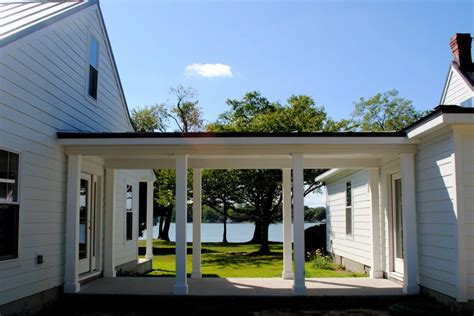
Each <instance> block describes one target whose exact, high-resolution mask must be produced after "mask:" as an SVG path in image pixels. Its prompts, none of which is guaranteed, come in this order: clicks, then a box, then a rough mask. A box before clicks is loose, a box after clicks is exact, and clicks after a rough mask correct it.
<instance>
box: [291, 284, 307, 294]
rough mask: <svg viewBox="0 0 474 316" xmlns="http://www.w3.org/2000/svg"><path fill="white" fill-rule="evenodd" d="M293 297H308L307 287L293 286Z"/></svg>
mask: <svg viewBox="0 0 474 316" xmlns="http://www.w3.org/2000/svg"><path fill="white" fill-rule="evenodd" d="M293 295H298V296H304V295H306V285H302V286H295V285H293Z"/></svg>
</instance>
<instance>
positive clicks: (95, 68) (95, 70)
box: [88, 36, 99, 100]
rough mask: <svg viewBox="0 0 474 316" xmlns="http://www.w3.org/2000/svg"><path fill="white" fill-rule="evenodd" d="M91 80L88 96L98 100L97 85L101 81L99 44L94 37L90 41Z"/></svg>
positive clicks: (89, 81)
mask: <svg viewBox="0 0 474 316" xmlns="http://www.w3.org/2000/svg"><path fill="white" fill-rule="evenodd" d="M88 60H89V80H88V94H89V96H90V97H91V98H93V99H95V100H97V83H98V79H99V42H98V41H97V39H96V38H95V37H94V36H91V37H90V39H89V56H88Z"/></svg>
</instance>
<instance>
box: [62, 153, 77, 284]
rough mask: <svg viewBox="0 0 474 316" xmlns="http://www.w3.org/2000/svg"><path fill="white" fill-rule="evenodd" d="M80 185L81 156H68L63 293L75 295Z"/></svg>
mask: <svg viewBox="0 0 474 316" xmlns="http://www.w3.org/2000/svg"><path fill="white" fill-rule="evenodd" d="M80 185H81V155H75V154H74V155H68V166H67V209H66V252H65V256H66V257H65V271H64V292H66V293H76V292H79V290H80V289H81V285H80V284H79V279H78V276H79V270H78V260H79V198H80V195H79V190H80Z"/></svg>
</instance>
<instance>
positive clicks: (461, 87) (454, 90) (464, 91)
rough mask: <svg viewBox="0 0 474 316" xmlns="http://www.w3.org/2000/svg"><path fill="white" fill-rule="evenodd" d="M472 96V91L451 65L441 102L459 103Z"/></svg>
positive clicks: (473, 93) (473, 94) (473, 92)
mask: <svg viewBox="0 0 474 316" xmlns="http://www.w3.org/2000/svg"><path fill="white" fill-rule="evenodd" d="M472 97H474V91H473V90H472V89H471V88H470V87H469V86H468V84H467V83H466V81H465V80H464V79H463V78H461V76H460V75H459V73H458V72H457V71H456V70H454V69H453V68H452V67H451V68H450V69H449V75H448V80H447V81H446V87H445V91H444V94H443V97H442V99H441V104H448V105H460V104H461V102H463V101H466V100H467V99H469V98H472Z"/></svg>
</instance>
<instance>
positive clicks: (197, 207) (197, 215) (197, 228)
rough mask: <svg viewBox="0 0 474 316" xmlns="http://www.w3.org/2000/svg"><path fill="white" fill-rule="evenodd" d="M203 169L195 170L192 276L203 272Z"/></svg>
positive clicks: (199, 276)
mask: <svg viewBox="0 0 474 316" xmlns="http://www.w3.org/2000/svg"><path fill="white" fill-rule="evenodd" d="M201 177H202V175H201V169H194V170H193V271H192V273H191V277H192V278H195V279H200V278H202V273H201V216H202V215H201V212H202V211H201V207H202V205H201V204H202V201H201V199H202V196H201V194H202V192H201Z"/></svg>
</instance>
